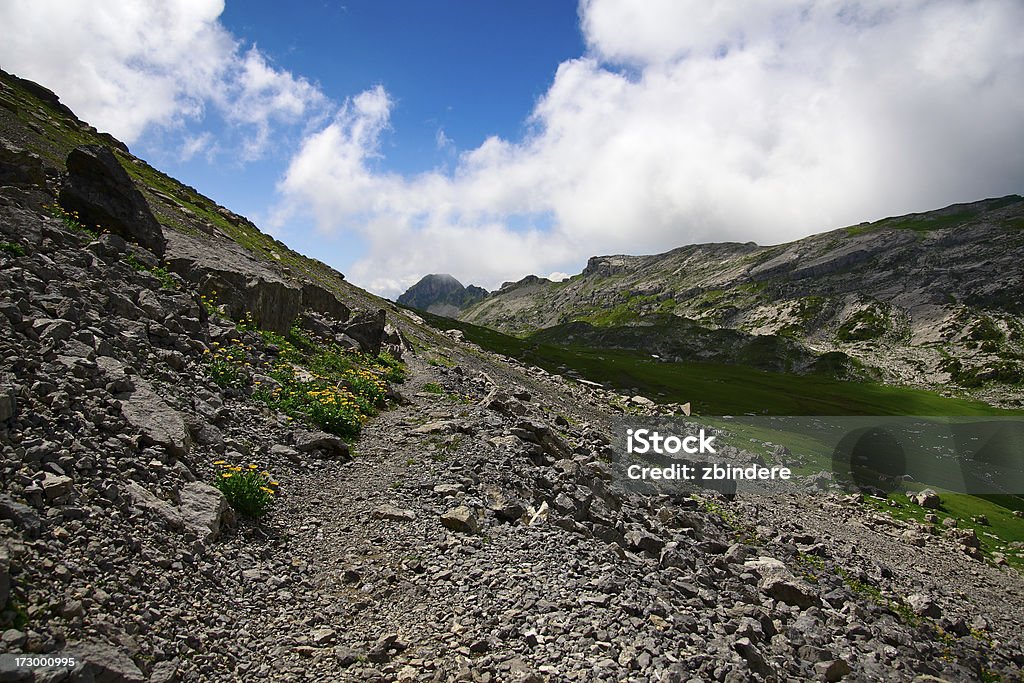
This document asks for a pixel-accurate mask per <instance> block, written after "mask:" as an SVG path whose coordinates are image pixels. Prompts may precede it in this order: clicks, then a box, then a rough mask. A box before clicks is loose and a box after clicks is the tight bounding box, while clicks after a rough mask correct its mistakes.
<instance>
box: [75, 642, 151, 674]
mask: <svg viewBox="0 0 1024 683" xmlns="http://www.w3.org/2000/svg"><path fill="white" fill-rule="evenodd" d="M60 654H61V655H63V656H68V657H71V656H73V657H74V658H75V659H76V660H77V661H78V662H79V664H78V665H77V666H76V667H75V669H74V674H73V675H76V676H78V678H75V679H74V680H82V681H92V682H93V683H144V682H145V680H146V677H145V676H144V675H143V674H142V671H140V670H139V667H138V666H136V665H135V662H133V661H132V660H131V658H130V657H128V655H126V654H124V653H123V652H121V651H120V650H118V649H117V648H115V647H113V646H111V645H107V644H106V643H99V642H80V643H74V644H71V645H69V646H68V647H67V648H65V649H64V650H63V651H61V653H60Z"/></svg>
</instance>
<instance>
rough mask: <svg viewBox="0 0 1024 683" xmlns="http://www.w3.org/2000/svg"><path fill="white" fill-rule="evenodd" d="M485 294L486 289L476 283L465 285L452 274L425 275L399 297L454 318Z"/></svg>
mask: <svg viewBox="0 0 1024 683" xmlns="http://www.w3.org/2000/svg"><path fill="white" fill-rule="evenodd" d="M485 296H487V290H486V289H483V288H482V287H477V286H475V285H470V286H468V287H464V286H463V285H462V283H461V282H459V281H458V280H456V279H455V278H454V277H452V276H451V275H448V274H443V275H425V276H423V278H422V279H421V280H420V281H419V282H417V283H416V284H414V285H413V286H412V287H410V288H409V289H407V290H406V291H405V293H404V294H402V296H400V297H398V303H400V304H402V305H403V306H410V307H412V308H417V309H419V310H421V311H426V312H427V313H433V314H434V315H443V316H447V317H449V318H452V317H455V316H456V315H458V313H459V311H461V310H463V309H464V308H466V307H468V306H472V305H473V304H474V303H476V302H477V301H479V300H480V299H482V298H484V297H485Z"/></svg>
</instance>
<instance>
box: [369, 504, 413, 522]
mask: <svg viewBox="0 0 1024 683" xmlns="http://www.w3.org/2000/svg"><path fill="white" fill-rule="evenodd" d="M373 516H374V517H376V518H378V519H390V520H392V521H396V522H407V521H410V520H413V519H416V513H415V512H413V511H412V510H404V509H402V508H399V507H395V506H394V505H381V506H379V507H377V508H376V509H375V510H374V511H373Z"/></svg>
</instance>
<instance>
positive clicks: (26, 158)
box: [0, 140, 46, 188]
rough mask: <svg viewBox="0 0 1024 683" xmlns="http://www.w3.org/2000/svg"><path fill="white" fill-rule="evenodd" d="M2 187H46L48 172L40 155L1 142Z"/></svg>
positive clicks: (0, 173) (5, 141) (0, 166)
mask: <svg viewBox="0 0 1024 683" xmlns="http://www.w3.org/2000/svg"><path fill="white" fill-rule="evenodd" d="M0 185H14V186H20V187H39V188H45V187H46V170H45V169H44V168H43V160H42V159H41V158H40V157H39V155H38V154H35V153H33V152H28V151H26V150H23V149H21V148H20V147H15V146H14V145H12V144H10V143H9V142H8V141H7V140H0Z"/></svg>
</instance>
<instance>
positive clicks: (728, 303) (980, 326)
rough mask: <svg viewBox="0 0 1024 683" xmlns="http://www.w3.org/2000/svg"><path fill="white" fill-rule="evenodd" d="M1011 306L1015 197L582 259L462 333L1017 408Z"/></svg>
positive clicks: (525, 285)
mask: <svg viewBox="0 0 1024 683" xmlns="http://www.w3.org/2000/svg"><path fill="white" fill-rule="evenodd" d="M1021 292H1024V198H1022V197H1020V196H1018V195H1010V196H1007V197H1002V198H998V199H987V200H983V201H978V202H973V203H969V204H955V205H952V206H949V207H946V208H944V209H939V210H936V211H929V212H926V213H919V214H911V215H908V216H901V217H895V218H886V219H884V220H880V221H877V222H874V223H862V224H860V225H856V226H851V227H847V228H842V229H839V230H833V231H830V232H825V233H821V234H817V235H812V236H810V237H807V238H804V239H801V240H797V241H795V242H791V243H788V244H780V245H775V246H767V247H764V246H758V245H756V244H754V243H752V242H748V243H745V244H740V243H720V244H701V245H692V246H686V247H681V248H678V249H674V250H672V251H670V252H667V253H664V254H657V255H652V256H624V255H616V256H595V257H593V258H591V259H590V261H589V263H588V264H587V267H586V268H585V269H584V270H583V272H582V273H580V274H578V275H575V276H573V277H572V278H569V279H568V280H565V281H563V282H551V281H549V280H545V279H543V278H536V277H532V276H531V277H527V278H524V279H523V280H520V281H519V282H517V283H513V284H508V285H506V286H504V287H502V288H501V289H500V290H498V291H497V292H494V293H492V294H490V295H488V296H487V297H486V298H485V299H482V300H481V301H479V302H477V303H475V304H474V305H472V306H470V307H468V308H467V309H466V310H464V311H462V312H461V313H460V314H459V319H460V320H463V321H466V322H470V323H474V324H477V325H483V326H486V327H491V328H493V329H497V330H500V331H502V332H506V333H509V334H513V335H518V336H522V335H527V334H535V335H536V334H537V333H538V331H541V330H543V331H544V332H541V333H540V338H544V339H546V338H551V339H561V340H562V341H563V342H564V341H566V340H571V342H572V343H575V344H579V345H583V346H591V347H595V346H597V347H605V348H623V349H633V350H638V351H644V352H646V353H650V354H655V355H658V356H659V357H661V358H663V359H665V360H708V361H711V362H727V363H734V362H739V363H741V364H744V359H747V360H748V361H750V362H747V363H745V364H750V365H754V366H755V367H764V368H766V369H785V370H789V371H792V372H820V371H822V370H823V369H828V370H830V371H831V372H832V373H833V374H838V375H851V374H852V375H861V376H863V375H864V374H868V375H871V376H874V377H876V378H878V379H881V380H883V381H885V382H887V383H892V384H911V385H917V386H922V387H929V388H932V389H939V390H943V391H947V392H949V391H953V392H963V391H966V392H968V393H971V394H974V395H975V396H977V397H979V398H983V399H986V400H991V401H994V402H997V403H1000V404H1003V405H1021V402H1022V400H1024V323H1022V318H1021V315H1022V313H1024V303H1022V302H1024V299H1022V297H1021ZM725 332H730V333H731V332H735V333H739V335H738V336H737V335H735V334H733V335H727V334H724V333H725ZM769 337H774V338H777V339H776V340H773V339H770V338H769ZM851 361H852V362H851Z"/></svg>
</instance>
